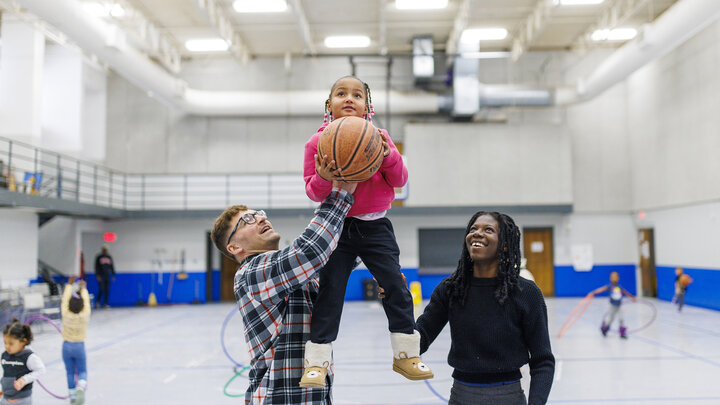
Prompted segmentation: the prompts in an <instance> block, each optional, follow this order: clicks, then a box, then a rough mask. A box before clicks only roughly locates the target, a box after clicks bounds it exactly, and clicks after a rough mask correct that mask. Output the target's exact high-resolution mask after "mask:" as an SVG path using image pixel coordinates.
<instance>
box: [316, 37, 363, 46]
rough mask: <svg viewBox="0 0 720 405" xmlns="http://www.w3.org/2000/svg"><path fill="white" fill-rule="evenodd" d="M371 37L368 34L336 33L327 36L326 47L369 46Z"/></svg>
mask: <svg viewBox="0 0 720 405" xmlns="http://www.w3.org/2000/svg"><path fill="white" fill-rule="evenodd" d="M368 46H370V37H368V36H367V35H335V36H329V37H326V38H325V47H326V48H367V47H368Z"/></svg>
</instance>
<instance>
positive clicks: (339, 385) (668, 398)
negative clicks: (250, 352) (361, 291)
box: [31, 297, 720, 405]
mask: <svg viewBox="0 0 720 405" xmlns="http://www.w3.org/2000/svg"><path fill="white" fill-rule="evenodd" d="M578 303H580V299H576V298H572V299H570V298H567V299H565V298H551V299H548V300H547V304H548V312H549V327H550V333H551V338H552V346H553V352H554V353H555V357H556V370H555V382H554V384H553V389H552V391H551V394H550V400H549V402H548V403H550V404H593V403H595V404H608V403H618V404H623V403H624V404H634V405H641V404H655V403H662V404H678V405H679V404H698V405H699V404H707V405H710V404H718V403H720V384H718V383H717V376H718V375H720V345H718V342H720V340H719V339H720V312H717V311H711V310H705V309H701V308H695V307H685V308H683V312H682V313H678V312H677V310H676V308H675V307H674V306H672V305H671V304H670V303H668V302H664V301H656V300H648V301H646V303H645V304H643V303H638V304H633V303H630V302H629V301H626V303H625V304H624V311H625V321H626V323H627V326H628V328H629V329H630V330H631V331H632V330H633V329H638V328H642V330H640V331H637V332H635V333H632V334H631V335H630V337H629V339H627V340H622V339H620V338H619V336H618V334H617V324H615V325H613V330H612V331H611V333H610V334H608V336H607V337H606V338H603V337H602V335H601V334H600V331H599V324H600V320H601V318H602V315H603V313H604V311H605V309H606V308H607V305H608V304H607V298H602V297H599V298H596V299H595V300H594V301H593V302H592V303H591V305H590V306H589V308H588V309H587V311H586V312H585V313H584V315H583V316H582V317H581V318H580V319H579V321H578V322H577V323H575V324H574V326H573V327H572V328H571V329H570V330H568V331H567V332H566V333H565V334H564V335H563V337H562V338H557V333H558V331H559V329H560V326H561V325H562V324H563V322H564V321H565V320H566V319H567V317H568V315H570V313H571V312H572V311H573V309H574V308H575V307H576V306H577V305H578ZM647 303H651V304H652V305H647ZM653 306H654V307H655V308H656V309H657V317H656V318H655V320H654V321H652V320H653V314H654V310H653ZM232 310H233V305H232V304H229V303H228V304H209V305H197V306H191V305H178V306H168V307H156V308H111V309H107V310H97V311H95V312H94V313H93V315H92V320H91V323H90V327H89V330H88V339H87V341H86V349H87V354H88V373H89V377H88V391H87V400H86V403H87V404H103V405H114V404H118V405H120V404H122V405H127V404H191V403H192V404H238V403H243V401H242V398H230V397H227V396H225V395H224V394H223V387H224V386H225V384H226V383H227V382H228V380H230V379H231V378H232V377H233V375H234V374H235V373H234V371H233V363H232V362H231V361H230V360H228V359H227V358H226V356H225V354H224V353H223V350H222V347H221V344H220V331H221V325H222V324H223V320H224V319H225V318H226V316H228V315H229V314H230V313H231V311H232ZM419 310H420V309H419V308H418V311H419ZM386 325H387V321H386V320H385V316H384V313H383V311H382V308H381V306H380V305H379V304H378V303H376V302H347V303H346V304H345V309H344V313H343V320H342V325H341V328H340V335H339V337H338V340H337V342H336V343H335V346H334V353H335V366H334V370H335V387H334V400H335V403H336V404H340V405H351V404H353V405H359V404H377V405H380V404H383V405H389V404H407V405H410V404H412V405H420V404H428V405H431V404H432V405H435V404H442V403H447V398H448V397H449V393H450V386H451V385H452V378H451V373H452V369H451V368H450V367H449V366H448V365H447V352H448V349H449V346H450V335H449V328H448V327H446V328H445V330H444V331H443V333H442V334H441V335H440V336H439V337H438V339H437V340H436V341H435V343H434V344H433V345H432V346H431V348H430V350H429V351H428V352H427V353H426V354H425V355H424V356H423V360H424V361H425V362H426V363H428V365H430V367H432V369H433V371H434V373H435V378H434V379H432V380H430V381H428V383H425V382H411V381H408V380H405V379H404V378H403V377H401V376H400V375H399V374H396V373H394V372H393V371H392V366H391V364H392V362H391V350H390V339H389V335H388V332H387V327H386ZM33 329H34V332H35V334H36V341H35V342H34V343H33V345H32V346H31V347H32V348H33V350H34V351H35V352H36V353H38V355H39V356H40V357H41V358H42V359H43V360H44V362H45V364H46V366H47V367H48V372H47V374H46V375H45V376H44V377H43V378H42V379H41V381H42V382H43V384H44V385H45V386H46V387H48V388H49V389H50V390H51V391H54V392H55V393H56V394H59V395H67V387H66V382H65V371H64V366H63V363H62V357H61V344H62V339H61V337H60V335H59V334H58V333H57V332H56V331H55V329H53V327H52V326H51V325H48V324H46V323H44V322H42V321H38V322H37V323H34V324H33ZM225 340H226V344H227V348H228V352H229V354H230V355H231V356H232V357H234V358H235V359H236V360H237V361H238V362H240V363H242V364H246V362H247V350H246V344H245V341H244V338H243V334H242V321H241V319H240V316H233V317H232V318H231V319H230V321H229V323H228V327H227V330H226V333H225ZM523 375H524V376H525V378H523V387H524V389H525V391H526V393H527V390H528V384H529V378H528V377H527V376H528V371H527V366H526V367H525V368H524V369H523ZM246 381H247V379H246V378H244V377H242V376H240V377H238V378H236V379H235V380H234V381H232V382H231V383H230V385H229V386H228V387H227V393H228V394H231V395H241V394H242V393H243V392H244V390H245V388H246ZM33 391H34V392H33V403H34V404H36V405H37V404H58V403H61V402H62V401H59V400H57V399H55V398H53V397H51V396H50V395H49V394H47V393H46V392H45V391H44V390H43V389H42V388H41V387H39V386H36V387H35V388H34V389H33ZM65 402H67V401H65Z"/></svg>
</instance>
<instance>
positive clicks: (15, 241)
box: [0, 208, 39, 287]
mask: <svg viewBox="0 0 720 405" xmlns="http://www.w3.org/2000/svg"><path fill="white" fill-rule="evenodd" d="M38 247H39V244H38V217H37V214H35V213H34V212H29V211H24V210H18V209H5V208H3V209H0V258H1V259H0V286H1V287H13V286H18V285H28V282H29V281H30V280H31V279H34V278H35V277H37V259H38Z"/></svg>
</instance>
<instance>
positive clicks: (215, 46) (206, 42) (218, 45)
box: [185, 38, 230, 52]
mask: <svg viewBox="0 0 720 405" xmlns="http://www.w3.org/2000/svg"><path fill="white" fill-rule="evenodd" d="M229 47H230V45H228V43H227V41H225V40H224V39H222V38H197V39H188V40H187V41H185V49H187V50H188V51H190V52H222V51H227V50H228V48H229Z"/></svg>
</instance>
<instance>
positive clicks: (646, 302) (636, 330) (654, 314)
mask: <svg viewBox="0 0 720 405" xmlns="http://www.w3.org/2000/svg"><path fill="white" fill-rule="evenodd" d="M636 302H637V303H641V304H645V305H646V306H648V307H650V309H652V316H651V317H650V320H649V321H647V322H646V323H645V324H644V325H642V326H639V327H637V328H635V329H628V331H627V333H638V332H640V331H641V330H644V329H647V328H648V327H650V325H652V324H653V322H655V318H657V308H656V307H655V305H653V303H652V302H650V301H648V300H644V299H641V298H638V299H637V301H636ZM616 333H618V332H616Z"/></svg>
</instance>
